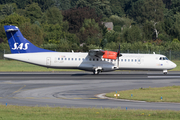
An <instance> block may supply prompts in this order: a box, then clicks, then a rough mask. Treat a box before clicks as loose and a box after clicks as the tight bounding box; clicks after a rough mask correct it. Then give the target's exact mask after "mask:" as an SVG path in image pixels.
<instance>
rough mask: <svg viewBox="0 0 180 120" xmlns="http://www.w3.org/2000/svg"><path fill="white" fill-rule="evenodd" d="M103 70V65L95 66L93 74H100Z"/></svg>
mask: <svg viewBox="0 0 180 120" xmlns="http://www.w3.org/2000/svg"><path fill="white" fill-rule="evenodd" d="M101 70H102V68H101V67H98V68H95V69H94V71H93V74H94V75H98V74H99V73H100V72H101Z"/></svg>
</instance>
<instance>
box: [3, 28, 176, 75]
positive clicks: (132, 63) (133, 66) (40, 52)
mask: <svg viewBox="0 0 180 120" xmlns="http://www.w3.org/2000/svg"><path fill="white" fill-rule="evenodd" d="M4 30H5V32H6V36H7V39H8V43H9V47H10V50H11V54H4V57H5V58H9V59H14V60H18V61H22V62H26V63H31V64H35V65H39V66H43V67H47V68H57V69H80V70H85V71H91V72H93V74H99V73H100V72H109V71H115V70H148V71H149V70H153V71H154V70H156V71H162V72H163V73H164V74H167V72H168V70H170V69H173V68H175V67H176V64H175V63H173V62H172V61H170V60H168V58H167V57H166V56H164V55H161V54H155V53H154V54H129V53H128V54H127V53H120V46H119V49H118V51H117V52H114V51H104V50H101V49H93V50H89V52H86V53H85V52H73V51H72V52H55V51H51V50H46V49H42V48H39V47H37V46H35V45H33V44H32V43H31V42H29V41H28V40H27V39H26V38H24V37H23V35H22V33H21V32H20V30H19V28H18V27H17V26H12V25H5V26H4Z"/></svg>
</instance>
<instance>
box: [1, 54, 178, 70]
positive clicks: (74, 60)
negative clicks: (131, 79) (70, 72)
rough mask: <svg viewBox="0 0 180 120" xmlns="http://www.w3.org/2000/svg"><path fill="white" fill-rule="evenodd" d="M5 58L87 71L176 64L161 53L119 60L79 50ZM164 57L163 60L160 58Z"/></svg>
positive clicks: (147, 68)
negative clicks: (91, 54)
mask: <svg viewBox="0 0 180 120" xmlns="http://www.w3.org/2000/svg"><path fill="white" fill-rule="evenodd" d="M4 57H5V58H10V59H15V60H19V61H23V62H27V63H31V64H36V65H40V66H44V67H48V68H59V69H82V70H86V71H94V69H96V68H97V69H100V70H101V71H113V70H117V69H120V70H169V69H173V68H175V67H176V64H175V63H173V62H172V61H170V60H168V59H164V60H163V58H166V57H165V56H164V55H159V54H123V53H122V56H121V57H119V66H118V63H117V62H118V60H112V59H103V58H97V57H91V56H89V55H88V53H77V52H39V53H20V54H5V55H4ZM160 58H162V60H160Z"/></svg>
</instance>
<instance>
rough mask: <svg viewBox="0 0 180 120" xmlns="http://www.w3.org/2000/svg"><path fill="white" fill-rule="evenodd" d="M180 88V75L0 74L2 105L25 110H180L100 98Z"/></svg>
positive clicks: (176, 106)
mask: <svg viewBox="0 0 180 120" xmlns="http://www.w3.org/2000/svg"><path fill="white" fill-rule="evenodd" d="M172 85H180V72H169V73H168V75H163V74H162V72H144V71H143V72H141V71H136V72H126V71H123V72H122V71H117V72H107V73H102V74H99V75H92V73H89V72H54V73H53V72H52V73H51V72H45V73H40V72H39V73H29V72H28V73H27V72H23V73H21V72H15V73H12V72H11V73H10V72H9V73H0V103H1V104H6V103H7V104H8V105H10V104H11V105H23V106H37V105H38V106H47V105H48V106H52V107H54V106H56V107H58V106H59V107H96V108H101V107H102V108H107V107H108V108H122V109H125V108H126V107H127V109H160V110H162V109H170V110H180V104H179V103H154V102H152V103H148V102H139V101H134V102H132V101H126V100H111V99H107V98H98V97H97V95H98V94H102V93H108V92H112V91H120V90H128V89H139V88H141V87H142V88H147V87H163V86H172Z"/></svg>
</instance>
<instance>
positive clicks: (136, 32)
mask: <svg viewBox="0 0 180 120" xmlns="http://www.w3.org/2000/svg"><path fill="white" fill-rule="evenodd" d="M123 39H124V41H126V42H129V43H133V42H137V41H142V35H141V30H140V28H139V27H138V26H137V25H136V26H132V27H130V28H127V29H125V30H124V31H123Z"/></svg>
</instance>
